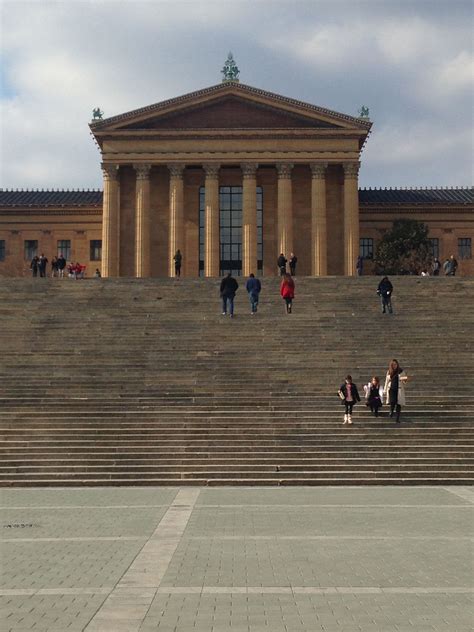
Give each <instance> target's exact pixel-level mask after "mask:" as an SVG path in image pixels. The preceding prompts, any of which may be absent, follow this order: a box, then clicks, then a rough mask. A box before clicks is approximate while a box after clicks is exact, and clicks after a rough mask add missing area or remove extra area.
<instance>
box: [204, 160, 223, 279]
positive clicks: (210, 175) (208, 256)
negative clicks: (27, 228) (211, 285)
mask: <svg viewBox="0 0 474 632" xmlns="http://www.w3.org/2000/svg"><path fill="white" fill-rule="evenodd" d="M219 167H220V165H204V171H205V172H206V181H205V185H204V186H205V196H204V207H205V225H206V227H205V231H206V232H205V241H204V276H207V277H218V276H219V271H220V233H219V230H220V222H219Z"/></svg>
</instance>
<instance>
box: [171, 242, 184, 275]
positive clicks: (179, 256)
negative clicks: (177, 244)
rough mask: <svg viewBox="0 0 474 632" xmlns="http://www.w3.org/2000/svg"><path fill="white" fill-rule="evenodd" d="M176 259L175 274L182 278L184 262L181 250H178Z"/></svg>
mask: <svg viewBox="0 0 474 632" xmlns="http://www.w3.org/2000/svg"><path fill="white" fill-rule="evenodd" d="M173 259H174V274H175V276H177V277H180V276H181V262H182V261H183V255H182V254H181V250H180V249H179V248H178V250H177V251H176V254H175V256H174V257H173Z"/></svg>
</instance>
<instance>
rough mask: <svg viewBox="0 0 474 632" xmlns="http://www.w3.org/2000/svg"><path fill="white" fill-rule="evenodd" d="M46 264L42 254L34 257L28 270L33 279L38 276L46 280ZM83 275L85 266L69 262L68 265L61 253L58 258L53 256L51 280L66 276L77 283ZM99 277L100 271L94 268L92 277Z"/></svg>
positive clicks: (46, 261)
mask: <svg viewBox="0 0 474 632" xmlns="http://www.w3.org/2000/svg"><path fill="white" fill-rule="evenodd" d="M48 263H49V259H48V257H46V256H45V255H44V253H41V255H40V256H39V257H38V255H35V256H34V257H33V259H32V260H31V263H30V270H31V273H32V275H33V277H37V276H38V274H39V276H40V277H44V278H46V277H47V276H48V269H47V268H48ZM85 275H86V266H85V265H82V264H81V263H79V261H70V262H69V263H67V261H66V259H65V257H64V256H63V254H62V253H60V254H59V255H58V256H56V255H55V256H54V257H53V258H52V259H51V278H52V279H54V278H55V277H56V278H58V279H63V278H64V277H65V276H67V277H68V278H70V279H76V281H77V279H83V278H84V277H85ZM100 276H101V274H100V270H99V268H96V271H95V272H94V277H100Z"/></svg>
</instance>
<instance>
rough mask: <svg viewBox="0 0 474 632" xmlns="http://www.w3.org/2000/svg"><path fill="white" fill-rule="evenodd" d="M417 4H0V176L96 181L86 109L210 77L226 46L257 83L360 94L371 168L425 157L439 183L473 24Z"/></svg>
mask: <svg viewBox="0 0 474 632" xmlns="http://www.w3.org/2000/svg"><path fill="white" fill-rule="evenodd" d="M407 5H408V3H405V6H407ZM421 5H423V8H424V7H425V3H417V2H415V3H413V4H412V5H411V6H412V9H411V11H410V12H408V11H406V10H403V11H402V10H400V11H398V13H397V14H395V13H394V7H396V6H398V4H397V3H393V5H392V4H391V3H389V2H385V3H376V4H375V5H374V3H368V4H365V5H364V3H363V2H358V3H353V2H351V3H343V2H340V1H339V2H335V3H334V2H333V3H324V2H321V1H318V2H317V3H315V2H314V1H309V2H305V1H303V0H300V1H299V2H297V3H294V2H288V1H286V0H282V1H280V2H276V3H274V2H270V1H269V0H268V1H264V2H253V3H252V2H242V1H238V2H237V3H235V2H231V1H230V0H220V1H217V0H215V1H205V0H203V1H199V2H198V1H188V2H182V1H181V2H179V1H178V2H164V1H160V0H156V1H153V2H135V1H132V0H128V1H122V2H115V1H102V2H99V1H95V2H78V1H75V0H71V1H69V2H49V1H43V0H42V1H41V2H21V1H15V2H3V5H1V6H2V20H1V24H2V26H1V29H2V32H1V36H2V37H1V46H2V54H3V57H4V68H5V76H6V86H7V87H8V91H7V92H6V94H4V96H3V98H2V122H1V125H2V128H1V130H2V131H1V141H2V147H1V153H2V156H1V173H0V176H1V184H2V186H10V187H12V186H18V187H22V186H29V187H32V186H40V187H46V186H63V187H68V186H73V187H77V186H86V187H87V186H100V183H101V174H100V169H99V162H100V156H99V152H98V150H97V148H96V146H95V144H94V143H93V140H92V139H91V138H90V136H89V131H88V127H87V123H88V121H89V120H90V116H91V112H92V108H93V107H96V106H100V107H101V108H102V109H103V110H104V111H105V114H106V116H112V115H114V114H117V113H120V112H124V111H127V110H130V109H134V108H136V107H141V106H144V105H147V104H150V103H154V102H157V101H160V100H162V99H166V98H170V97H173V96H177V95H179V94H183V93H185V92H188V91H190V90H194V89H199V88H201V87H205V86H206V85H212V84H213V83H218V81H219V80H220V69H221V66H222V64H223V62H224V59H225V57H226V55H227V52H228V50H229V49H231V50H233V52H234V54H235V56H236V60H237V63H238V64H239V66H241V70H242V79H243V81H244V82H245V80H246V79H245V76H246V74H247V76H251V77H253V81H252V82H253V83H254V85H256V86H257V87H267V88H268V84H269V83H270V84H271V86H272V87H271V88H270V89H274V90H275V91H276V92H280V93H281V94H286V95H288V96H293V97H295V98H304V99H305V100H312V101H313V102H315V103H317V104H318V105H325V106H327V107H334V108H335V109H340V110H341V111H345V112H348V113H351V112H355V109H356V108H357V107H358V106H360V104H361V103H362V102H367V103H368V104H369V105H370V107H371V113H372V114H374V113H376V115H375V125H374V133H373V134H372V136H371V138H370V139H369V142H368V145H367V148H366V150H365V151H364V154H363V161H365V162H366V168H365V174H366V176H368V177H369V178H370V177H371V176H370V173H373V174H374V177H379V171H377V169H376V166H377V164H379V163H380V164H385V165H387V168H388V167H390V169H391V170H392V171H393V170H396V171H397V172H398V173H399V174H400V176H399V180H400V182H403V180H404V178H407V177H408V176H409V175H410V171H409V169H412V166H413V165H414V164H415V163H416V160H420V161H427V160H428V159H429V157H430V155H431V161H432V164H434V165H435V166H437V167H436V168H437V169H438V170H439V173H440V177H439V181H442V180H443V178H446V179H451V178H452V177H455V176H454V175H453V176H451V173H452V174H455V173H456V172H458V173H459V165H456V164H453V163H455V153H453V152H454V149H453V148H454V147H455V146H456V144H457V146H458V147H459V148H460V149H459V156H460V159H462V160H463V161H464V163H465V164H466V163H467V164H468V165H470V164H471V163H470V160H469V158H466V151H465V150H466V147H467V145H468V144H469V140H468V139H469V132H470V126H471V118H470V113H471V106H472V91H471V85H472V84H471V82H472V44H471V43H470V42H471V40H470V23H469V19H468V18H467V16H466V11H464V12H463V11H458V12H457V13H458V15H457V14H456V12H453V15H452V16H450V19H449V20H447V19H445V18H443V17H441V14H439V15H438V14H436V12H435V11H434V10H433V11H432V15H430V12H427V11H426V10H425V11H424V12H421V11H418V6H420V7H421ZM374 7H376V10H375V9H374ZM241 60H245V64H246V67H245V66H243V62H242V61H241ZM334 104H337V105H338V107H336V105H334ZM453 112H456V116H455V120H453V117H452V114H453ZM401 117H404V118H405V123H406V124H405V123H404V124H402V123H398V121H399V120H400V119H401ZM435 119H436V121H437V122H436V123H434V122H433V121H434V120H435ZM427 120H429V121H430V124H429V125H428V124H426V123H425V124H423V122H424V121H427ZM407 130H408V133H407ZM433 138H436V141H434V140H433ZM466 139H467V140H466ZM446 152H448V153H450V155H451V154H452V155H453V158H452V160H451V161H450V164H446V161H443V159H442V156H443V154H445V153H446ZM407 164H409V165H410V167H409V168H408V167H407ZM371 170H372V171H371ZM387 177H388V176H387ZM379 183H380V182H379ZM464 183H465V181H464ZM382 184H383V182H382Z"/></svg>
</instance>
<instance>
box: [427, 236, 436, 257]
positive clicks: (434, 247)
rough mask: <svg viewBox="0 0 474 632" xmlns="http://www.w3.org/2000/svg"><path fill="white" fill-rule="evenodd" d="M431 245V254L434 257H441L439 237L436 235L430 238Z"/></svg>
mask: <svg viewBox="0 0 474 632" xmlns="http://www.w3.org/2000/svg"><path fill="white" fill-rule="evenodd" d="M428 241H429V242H430V247H431V256H432V257H433V259H439V239H438V238H436V237H434V238H432V239H429V240H428Z"/></svg>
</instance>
